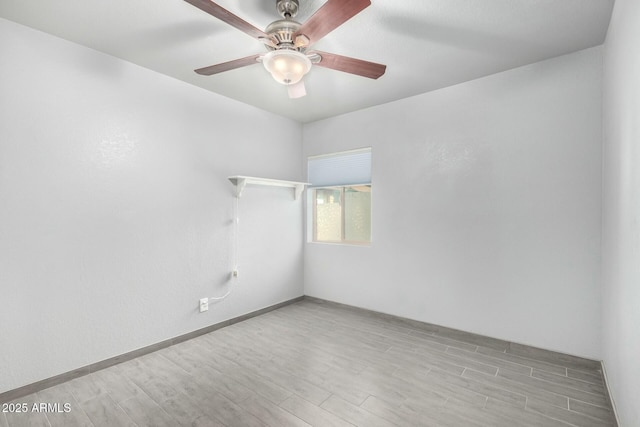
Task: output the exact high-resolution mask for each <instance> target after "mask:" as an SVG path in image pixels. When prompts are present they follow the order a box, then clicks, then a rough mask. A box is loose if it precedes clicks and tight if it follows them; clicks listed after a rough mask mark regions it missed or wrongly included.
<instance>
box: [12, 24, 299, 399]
mask: <svg viewBox="0 0 640 427" xmlns="http://www.w3.org/2000/svg"><path fill="white" fill-rule="evenodd" d="M0 52H2V54H1V55H0V94H1V95H0V392H3V391H6V390H10V389H13V388H16V387H19V386H22V385H25V384H28V383H31V382H34V381H37V380H41V379H44V378H47V377H50V376H53V375H56V374H60V373H62V372H66V371H69V370H72V369H75V368H78V367H81V366H84V365H87V364H90V363H94V362H97V361H100V360H103V359H105V358H109V357H112V356H115V355H118V354H122V353H125V352H128V351H131V350H134V349H137V348H140V347H143V346H146V345H149V344H153V343H156V342H159V341H162V340H165V339H168V338H171V337H174V336H177V335H180V334H183V333H186V332H190V331H193V330H196V329H198V328H201V327H204V326H207V325H210V324H213V323H217V322H219V321H221V320H224V319H227V318H231V317H235V316H238V315H241V314H244V313H247V312H250V311H253V310H256V309H260V308H263V307H265V306H269V305H272V304H275V303H278V302H281V301H283V300H287V299H291V298H294V297H297V296H300V295H302V293H303V287H302V249H303V243H302V241H303V234H302V203H301V202H300V201H296V202H294V201H293V197H292V193H291V190H284V189H264V188H258V187H256V188H253V187H251V188H247V189H246V190H245V194H243V197H242V199H240V216H241V221H240V234H239V236H238V240H239V242H240V246H239V247H238V257H239V258H238V263H239V265H240V277H239V280H238V281H237V282H236V283H237V287H235V288H234V291H233V293H232V294H231V295H230V296H229V297H228V298H227V299H226V300H224V301H222V302H219V303H217V304H214V305H212V306H211V308H210V310H209V311H208V312H207V313H204V314H199V313H198V312H197V304H198V299H199V298H202V297H207V296H215V295H221V294H223V293H224V292H226V290H227V289H228V287H229V286H230V283H229V281H228V278H227V277H228V274H229V272H230V271H231V268H232V266H233V263H234V258H233V253H234V251H233V243H234V240H235V238H234V233H233V227H232V221H231V220H232V218H233V207H234V205H233V200H234V199H233V197H232V189H233V188H232V186H231V184H230V183H229V181H228V180H227V176H228V175H234V174H241V175H255V176H266V177H272V178H281V179H290V180H299V179H300V178H301V177H302V167H301V165H300V157H301V147H300V141H301V137H302V129H301V125H299V124H297V123H295V122H293V121H290V120H288V119H284V118H281V117H278V116H274V115H272V114H269V113H266V112H264V111H261V110H257V109H255V108H253V107H249V106H246V105H244V104H241V103H238V102H235V101H231V100H229V99H227V98H224V97H221V96H218V95H215V94H212V93H209V92H206V91H204V90H201V89H199V88H196V87H193V86H190V85H188V84H185V83H182V82H179V81H176V80H174V79H171V78H168V77H166V76H162V75H159V74H156V73H154V72H151V71H149V70H146V69H143V68H140V67H138V66H135V65H132V64H130V63H127V62H123V61H121V60H118V59H115V58H113V57H110V56H107V55H104V54H101V53H98V52H96V51H93V50H90V49H87V48H84V47H81V46H78V45H75V44H72V43H68V42H66V41H63V40H60V39H57V38H54V37H51V36H49V35H46V34H43V33H40V32H36V31H33V30H31V29H28V28H26V27H22V26H19V25H16V24H14V23H11V22H9V21H6V20H2V19H0Z"/></svg>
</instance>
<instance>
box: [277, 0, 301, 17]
mask: <svg viewBox="0 0 640 427" xmlns="http://www.w3.org/2000/svg"><path fill="white" fill-rule="evenodd" d="M298 6H299V3H298V0H276V9H277V10H278V13H279V14H280V16H282V17H283V18H284V19H291V18H294V17H295V16H296V15H297V14H298Z"/></svg>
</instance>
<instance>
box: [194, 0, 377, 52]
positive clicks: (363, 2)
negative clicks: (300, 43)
mask: <svg viewBox="0 0 640 427" xmlns="http://www.w3.org/2000/svg"><path fill="white" fill-rule="evenodd" d="M187 1H189V0H187ZM370 4H371V1H369V0H328V1H327V2H326V3H325V4H324V5H323V6H322V7H321V8H320V9H318V10H317V11H316V12H315V13H314V14H313V15H312V16H311V18H309V19H308V20H307V22H305V23H304V24H302V26H301V27H300V29H299V30H298V31H297V32H296V33H295V34H294V37H293V38H294V40H295V38H296V36H299V35H305V36H307V38H308V39H309V44H313V43H315V42H317V41H318V40H320V39H321V38H322V37H324V36H326V35H327V34H329V33H330V32H331V31H333V30H335V29H336V28H338V27H339V26H340V25H342V24H344V23H345V22H347V21H348V20H349V19H351V18H353V17H354V16H355V15H357V14H358V13H359V12H360V11H362V10H363V9H365V8H366V7H367V6H369V5H370Z"/></svg>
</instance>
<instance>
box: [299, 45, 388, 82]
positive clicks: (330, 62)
mask: <svg viewBox="0 0 640 427" xmlns="http://www.w3.org/2000/svg"><path fill="white" fill-rule="evenodd" d="M309 53H311V54H313V53H317V54H318V55H320V58H321V59H320V62H317V63H315V65H318V66H320V67H325V68H331V69H332V70H338V71H344V72H345V73H351V74H356V75H358V76H362V77H368V78H370V79H377V78H378V77H380V76H382V75H383V74H384V72H385V71H386V69H387V66H386V65H382V64H376V63H375V62H369V61H363V60H362V59H356V58H351V57H348V56H342V55H336V54H335V53H327V52H319V51H315V50H314V51H313V52H309Z"/></svg>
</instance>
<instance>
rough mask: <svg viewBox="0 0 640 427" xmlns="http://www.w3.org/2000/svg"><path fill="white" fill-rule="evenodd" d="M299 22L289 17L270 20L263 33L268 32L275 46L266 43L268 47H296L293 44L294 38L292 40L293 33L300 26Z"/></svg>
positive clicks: (271, 48) (272, 48)
mask: <svg viewBox="0 0 640 427" xmlns="http://www.w3.org/2000/svg"><path fill="white" fill-rule="evenodd" d="M300 26H301V24H300V23H299V22H296V21H294V20H291V19H281V20H279V21H275V22H272V23H271V24H269V26H268V27H267V28H266V29H265V33H267V34H269V36H270V37H271V39H272V40H275V44H276V46H275V47H274V46H270V45H266V46H267V48H268V49H270V50H274V49H283V48H285V49H286V48H289V49H295V50H300V49H297V47H296V46H295V40H293V34H295V32H296V31H298V29H299V28H300Z"/></svg>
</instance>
